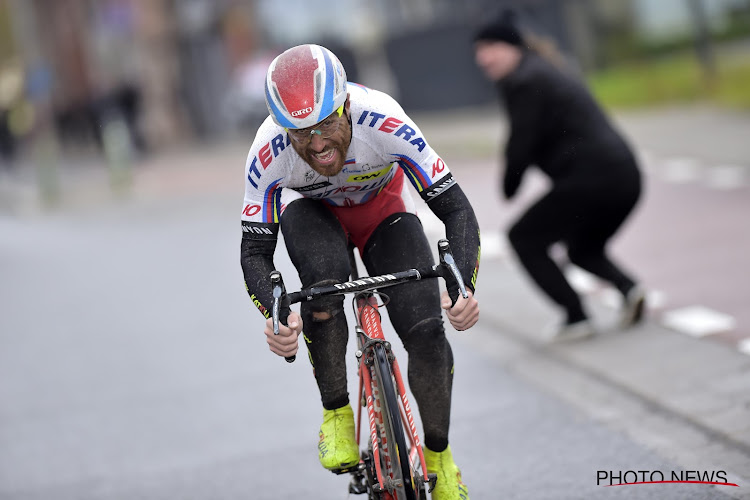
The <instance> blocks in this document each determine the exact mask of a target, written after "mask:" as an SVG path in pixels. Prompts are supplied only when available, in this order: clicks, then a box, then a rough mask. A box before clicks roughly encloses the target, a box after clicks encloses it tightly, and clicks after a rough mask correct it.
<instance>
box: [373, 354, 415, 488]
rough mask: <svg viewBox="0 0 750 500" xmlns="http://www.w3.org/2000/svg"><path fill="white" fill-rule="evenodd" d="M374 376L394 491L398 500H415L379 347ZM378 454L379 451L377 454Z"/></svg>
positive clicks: (387, 368) (388, 373)
mask: <svg viewBox="0 0 750 500" xmlns="http://www.w3.org/2000/svg"><path fill="white" fill-rule="evenodd" d="M375 360H376V362H375V376H376V377H377V383H378V386H379V388H380V392H381V394H382V395H383V398H382V399H381V409H380V411H381V412H382V414H383V425H384V427H385V432H386V440H387V442H388V456H389V457H390V459H391V463H393V464H396V466H395V467H393V469H394V478H393V479H394V480H398V479H401V482H402V483H403V487H402V488H397V489H396V498H397V499H398V500H401V499H404V500H416V499H417V495H416V493H415V492H414V488H413V484H414V482H413V477H412V473H411V467H410V465H409V449H408V448H407V446H406V439H405V437H404V428H403V425H402V424H401V412H400V410H399V406H398V399H397V396H396V389H395V387H394V384H393V375H392V374H391V365H390V363H389V362H388V356H387V354H386V352H385V350H384V349H383V348H382V347H381V346H376V347H375ZM381 452H382V450H381Z"/></svg>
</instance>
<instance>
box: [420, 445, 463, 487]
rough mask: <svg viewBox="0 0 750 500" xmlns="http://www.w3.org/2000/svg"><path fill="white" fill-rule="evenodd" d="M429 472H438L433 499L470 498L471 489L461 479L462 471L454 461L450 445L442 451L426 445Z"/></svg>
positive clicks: (425, 455)
mask: <svg viewBox="0 0 750 500" xmlns="http://www.w3.org/2000/svg"><path fill="white" fill-rule="evenodd" d="M423 451H424V461H425V465H427V473H428V474H437V483H435V489H434V490H432V500H469V489H468V488H467V487H466V485H465V484H464V483H463V481H461V471H460V470H459V469H458V466H457V465H456V464H455V463H454V462H453V455H452V454H451V447H450V445H449V446H448V447H447V448H446V449H445V450H443V451H441V452H439V453H438V452H435V451H431V450H430V449H428V448H427V447H426V446H425V447H424V450H423Z"/></svg>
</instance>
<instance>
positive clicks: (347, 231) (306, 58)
mask: <svg viewBox="0 0 750 500" xmlns="http://www.w3.org/2000/svg"><path fill="white" fill-rule="evenodd" d="M266 104H267V105H268V110H269V113H270V117H268V118H267V119H266V120H265V122H264V123H263V124H262V125H261V126H260V128H259V129H258V131H257V134H256V136H255V140H254V142H253V144H252V147H251V148H250V151H249V154H248V156H247V162H246V168H245V200H244V208H243V211H242V217H241V219H242V231H243V232H242V251H241V261H242V269H243V273H244V278H245V284H246V287H247V291H248V293H249V295H250V297H251V299H252V301H253V303H254V304H255V306H256V307H257V308H258V309H259V310H260V311H261V313H263V315H264V316H265V317H266V318H267V319H266V327H265V334H266V338H267V342H268V345H269V347H270V349H271V351H272V352H274V353H275V354H277V355H279V356H285V357H287V356H291V355H293V354H295V353H296V352H297V347H298V335H299V334H300V333H302V332H303V325H304V334H303V336H304V338H305V342H306V344H307V348H308V353H309V358H310V362H311V363H312V366H313V373H314V375H315V378H316V382H317V384H318V388H319V390H320V395H321V400H322V403H323V424H322V425H321V427H320V435H319V444H318V451H319V453H318V454H319V459H320V462H321V464H322V465H323V466H324V467H325V468H327V469H331V470H336V469H344V468H347V467H350V466H352V465H355V464H356V463H358V462H359V450H358V449H357V444H356V440H355V436H354V416H353V411H352V407H351V405H350V403H349V394H348V391H347V378H346V363H345V355H346V343H347V339H348V328H347V321H346V316H345V314H344V308H343V297H342V296H333V297H326V298H321V299H318V300H315V301H311V302H303V303H302V304H301V307H300V313H299V314H297V313H296V312H289V317H288V320H287V324H288V327H287V326H281V328H280V330H281V331H280V334H279V335H276V336H275V335H274V334H273V329H272V324H271V319H270V318H269V316H270V311H269V310H270V305H271V303H272V301H273V299H272V292H271V286H270V283H269V278H268V276H269V274H270V272H271V271H272V270H273V269H274V264H273V254H274V251H275V248H276V241H277V237H278V231H279V227H280V228H281V232H282V233H283V235H284V242H285V244H286V248H287V252H288V254H289V257H290V259H291V261H292V263H293V264H294V266H295V267H296V268H297V271H298V273H299V276H300V281H301V283H302V286H303V287H311V286H315V285H323V284H329V283H332V282H343V281H347V280H348V278H349V271H350V264H349V252H348V245H349V243H350V242H351V243H353V244H354V245H356V247H357V248H358V250H359V252H360V256H361V257H362V261H363V262H364V264H365V266H366V268H367V270H368V272H369V273H370V275H377V274H386V273H391V272H395V271H402V270H405V269H411V268H422V267H425V266H431V265H433V263H434V260H433V256H432V252H431V249H430V245H429V242H428V240H427V238H426V236H425V234H424V230H423V228H422V225H421V223H420V221H419V219H418V218H417V216H416V214H415V205H414V201H413V199H412V198H411V195H410V193H409V191H408V189H407V186H406V184H407V183H406V182H404V178H406V179H408V181H409V183H411V184H412V186H414V188H415V189H416V190H417V191H418V192H419V194H420V196H421V197H422V198H423V199H424V200H425V201H426V202H427V206H428V207H429V208H430V209H431V210H432V211H433V213H435V215H436V216H437V217H438V218H440V219H441V220H442V222H443V223H444V224H445V228H446V236H447V238H448V240H449V241H450V243H451V245H452V251H453V253H454V258H455V259H456V263H457V264H458V266H459V270H460V271H461V274H462V276H463V278H464V281H465V283H466V287H467V290H468V291H469V298H468V299H464V298H463V297H459V296H458V295H459V294H458V292H457V287H456V285H455V283H450V282H449V283H448V284H447V288H448V291H447V292H443V296H442V297H441V296H440V291H439V287H438V283H437V281H436V280H426V281H417V282H412V283H404V284H400V285H396V286H393V287H390V288H389V289H388V295H389V297H390V298H391V301H390V303H389V304H388V306H387V308H388V315H389V317H390V319H391V323H392V324H393V326H394V329H395V330H396V332H397V333H398V335H399V337H400V338H401V340H402V342H403V344H404V348H405V349H406V351H407V352H408V354H409V367H408V380H409V386H410V388H411V390H412V393H413V394H414V398H415V400H416V401H417V404H418V408H419V413H420V417H421V420H422V425H423V430H424V445H425V446H424V448H425V449H424V455H425V462H426V466H427V470H428V472H430V473H436V474H437V476H438V480H437V484H436V487H435V489H434V490H433V493H432V498H433V499H435V500H446V499H468V492H467V490H466V486H465V485H464V484H463V482H462V480H461V473H460V471H459V469H458V467H457V466H456V464H455V463H454V461H453V458H452V455H451V449H450V447H449V445H448V429H449V424H450V407H451V389H452V381H453V354H452V351H451V347H450V344H449V343H448V340H447V338H446V335H445V330H444V327H443V320H442V315H441V307H442V309H445V310H446V316H447V317H448V320H449V321H450V322H451V324H452V325H453V327H454V328H455V329H456V330H466V329H468V328H470V327H471V326H472V325H474V324H475V323H476V321H477V319H478V317H479V307H478V304H477V301H476V299H475V298H474V297H473V291H474V288H475V284H476V277H477V271H478V268H479V253H480V252H479V227H478V224H477V221H476V217H475V215H474V212H473V210H472V207H471V205H470V204H469V201H468V199H467V198H466V196H465V195H464V193H463V191H462V190H461V188H460V187H459V186H458V184H457V183H456V181H455V179H454V178H453V177H452V175H451V173H450V171H449V169H448V167H447V166H446V165H445V163H444V162H443V160H442V159H441V158H440V157H439V156H438V155H437V153H436V152H435V151H434V150H433V149H432V148H430V146H429V145H428V144H427V142H426V141H425V139H424V136H423V135H422V132H421V131H420V129H419V128H418V127H417V126H416V125H415V124H414V123H413V122H412V120H411V119H410V118H409V117H408V116H407V115H406V114H405V113H404V111H403V109H402V108H401V107H400V106H399V104H398V103H397V102H396V101H395V100H394V99H393V98H391V97H390V96H388V95H386V94H384V93H382V92H378V91H376V90H373V89H369V88H366V87H363V86H361V85H357V84H353V83H348V82H347V81H346V73H345V71H344V68H343V66H342V65H341V62H340V61H339V60H338V58H337V57H336V56H335V55H334V54H333V53H332V52H330V51H329V50H328V49H326V48H324V47H321V46H318V45H300V46H296V47H292V48H291V49H289V50H287V51H285V52H284V53H282V54H281V55H279V56H278V57H277V58H276V59H274V61H273V62H272V63H271V65H270V66H269V68H268V73H267V75H266Z"/></svg>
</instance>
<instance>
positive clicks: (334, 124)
mask: <svg viewBox="0 0 750 500" xmlns="http://www.w3.org/2000/svg"><path fill="white" fill-rule="evenodd" d="M343 114H344V105H343V104H342V105H341V106H339V108H338V109H337V110H336V111H334V112H333V113H331V114H330V115H328V118H326V119H325V120H323V121H322V122H320V123H316V124H315V125H313V126H312V127H307V128H297V129H294V128H292V129H290V128H285V129H284V130H286V131H287V132H288V133H289V137H291V138H292V140H293V141H294V142H296V143H297V144H300V145H302V146H304V145H307V144H309V143H310V141H312V136H313V134H318V135H319V136H321V137H322V138H323V139H328V138H329V137H331V136H332V135H333V134H335V133H336V131H337V130H338V129H339V125H340V124H341V120H339V118H341V115H343Z"/></svg>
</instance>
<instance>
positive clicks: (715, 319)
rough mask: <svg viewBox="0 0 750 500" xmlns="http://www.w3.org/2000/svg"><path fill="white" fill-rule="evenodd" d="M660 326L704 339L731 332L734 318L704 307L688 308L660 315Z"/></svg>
mask: <svg viewBox="0 0 750 500" xmlns="http://www.w3.org/2000/svg"><path fill="white" fill-rule="evenodd" d="M661 322H662V325H664V326H666V327H667V328H671V329H672V330H676V331H678V332H681V333H686V334H688V335H690V336H691V337H705V336H706V335H713V334H715V333H721V332H727V331H730V330H733V329H734V328H735V327H736V325H737V321H736V320H735V319H734V317H732V316H730V315H728V314H724V313H720V312H718V311H714V310H713V309H709V308H708V307H704V306H688V307H683V308H681V309H675V310H672V311H667V312H665V313H664V314H663V315H662V320H661Z"/></svg>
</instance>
